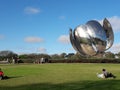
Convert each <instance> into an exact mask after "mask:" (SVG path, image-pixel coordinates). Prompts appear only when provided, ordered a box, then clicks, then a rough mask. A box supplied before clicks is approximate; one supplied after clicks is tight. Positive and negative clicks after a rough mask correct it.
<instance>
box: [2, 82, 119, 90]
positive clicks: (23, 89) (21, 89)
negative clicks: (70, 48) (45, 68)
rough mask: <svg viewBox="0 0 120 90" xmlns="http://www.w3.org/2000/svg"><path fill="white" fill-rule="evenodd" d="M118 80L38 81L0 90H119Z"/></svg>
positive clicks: (3, 87)
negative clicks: (37, 82) (59, 82)
mask: <svg viewBox="0 0 120 90" xmlns="http://www.w3.org/2000/svg"><path fill="white" fill-rule="evenodd" d="M119 85H120V80H100V81H78V82H70V83H61V84H51V83H39V84H30V85H21V86H15V87H7V86H6V87H5V86H1V85H0V90H120V87H119Z"/></svg>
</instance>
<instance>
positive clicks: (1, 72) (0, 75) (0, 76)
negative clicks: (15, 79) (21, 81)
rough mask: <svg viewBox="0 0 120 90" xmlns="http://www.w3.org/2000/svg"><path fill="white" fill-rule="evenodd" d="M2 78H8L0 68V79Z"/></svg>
mask: <svg viewBox="0 0 120 90" xmlns="http://www.w3.org/2000/svg"><path fill="white" fill-rule="evenodd" d="M2 79H8V76H4V73H3V71H2V70H1V68H0V80H2Z"/></svg>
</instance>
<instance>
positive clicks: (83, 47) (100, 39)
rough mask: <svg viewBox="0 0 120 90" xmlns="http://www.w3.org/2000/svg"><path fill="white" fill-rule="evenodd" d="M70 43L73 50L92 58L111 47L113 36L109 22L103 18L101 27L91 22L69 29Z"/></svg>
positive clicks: (93, 21) (97, 23)
mask: <svg viewBox="0 0 120 90" xmlns="http://www.w3.org/2000/svg"><path fill="white" fill-rule="evenodd" d="M70 41H71V44H72V46H73V48H74V49H75V50H76V51H77V52H79V53H80V54H81V55H82V56H94V55H97V54H99V53H102V52H104V51H106V50H107V49H109V48H110V47H111V46H112V45H113V41H114V34H113V30H112V27H111V24H110V23H109V21H108V20H107V19H106V18H105V19H104V20H103V25H101V24H100V23H99V22H98V21H95V20H91V21H88V22H87V23H86V24H85V25H79V26H78V27H76V28H75V29H74V31H73V32H72V29H70Z"/></svg>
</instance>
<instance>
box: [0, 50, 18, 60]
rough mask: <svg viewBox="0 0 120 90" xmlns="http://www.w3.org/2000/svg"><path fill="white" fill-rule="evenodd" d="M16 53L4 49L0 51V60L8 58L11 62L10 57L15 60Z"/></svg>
mask: <svg viewBox="0 0 120 90" xmlns="http://www.w3.org/2000/svg"><path fill="white" fill-rule="evenodd" d="M17 57H18V55H17V54H16V53H14V52H12V51H9V50H5V51H0V59H1V60H7V59H8V60H9V62H12V59H16V60H17Z"/></svg>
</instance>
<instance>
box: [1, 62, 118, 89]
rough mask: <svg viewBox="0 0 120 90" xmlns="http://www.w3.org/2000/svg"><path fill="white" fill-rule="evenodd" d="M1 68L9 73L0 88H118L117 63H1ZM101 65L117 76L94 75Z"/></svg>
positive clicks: (98, 71)
mask: <svg viewBox="0 0 120 90" xmlns="http://www.w3.org/2000/svg"><path fill="white" fill-rule="evenodd" d="M0 68H2V70H3V71H4V73H5V75H7V76H9V77H10V79H7V80H0V90H120V65H119V64H90V63H86V64H85V63H84V64H83V63H82V64H80V63H72V64H70V63H69V64H67V63H57V64H18V65H12V64H4V65H2V64H1V65H0ZM103 68H105V69H107V70H108V71H110V72H112V73H113V74H115V75H116V76H117V78H116V79H100V78H97V76H96V73H101V70H102V69H103Z"/></svg>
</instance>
